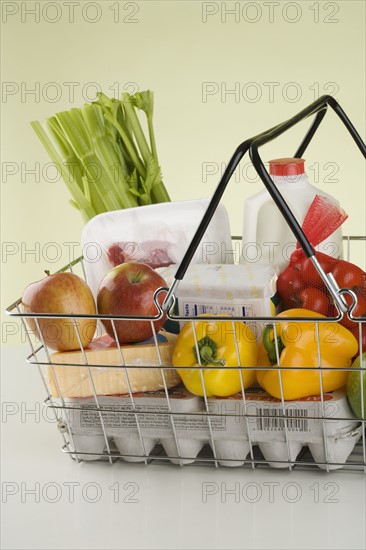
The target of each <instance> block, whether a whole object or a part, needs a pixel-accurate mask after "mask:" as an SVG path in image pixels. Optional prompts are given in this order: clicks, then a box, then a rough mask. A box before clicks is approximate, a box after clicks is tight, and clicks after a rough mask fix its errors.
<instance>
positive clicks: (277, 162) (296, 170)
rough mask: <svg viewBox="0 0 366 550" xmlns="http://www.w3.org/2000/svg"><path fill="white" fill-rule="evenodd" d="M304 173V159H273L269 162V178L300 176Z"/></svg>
mask: <svg viewBox="0 0 366 550" xmlns="http://www.w3.org/2000/svg"><path fill="white" fill-rule="evenodd" d="M304 172H305V159H295V158H287V159H274V160H270V161H269V173H270V174H271V176H283V177H286V176H300V175H301V174H304Z"/></svg>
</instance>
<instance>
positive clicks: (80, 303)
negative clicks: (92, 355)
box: [22, 273, 97, 351]
mask: <svg viewBox="0 0 366 550" xmlns="http://www.w3.org/2000/svg"><path fill="white" fill-rule="evenodd" d="M22 306H23V311H24V313H52V314H54V313H56V314H57V313H62V314H68V315H72V314H74V313H76V314H85V315H95V314H96V307H95V301H94V298H93V294H92V292H91V290H90V288H89V287H88V285H87V284H86V283H85V281H83V279H81V278H80V277H78V276H77V275H75V274H74V273H55V274H54V275H48V276H47V277H45V278H44V279H41V280H40V281H37V282H36V283H32V284H30V285H28V286H27V287H26V289H25V290H24V292H23V296H22ZM75 321H76V326H77V329H78V332H79V335H80V339H81V343H82V346H83V347H86V346H87V345H88V344H89V343H90V342H91V341H92V339H93V336H94V333H95V329H96V324H97V322H96V319H75ZM27 322H28V324H29V326H30V328H31V329H32V330H33V331H34V332H35V333H36V334H38V336H39V331H38V329H37V325H36V323H35V320H34V319H33V318H31V317H29V318H27ZM38 323H39V328H40V331H41V333H42V336H43V339H44V341H45V344H46V345H47V346H48V347H50V348H51V349H55V350H57V351H69V350H76V349H80V344H79V339H78V336H77V333H76V330H75V327H74V324H73V319H72V318H57V317H56V318H46V317H44V318H41V317H39V318H38Z"/></svg>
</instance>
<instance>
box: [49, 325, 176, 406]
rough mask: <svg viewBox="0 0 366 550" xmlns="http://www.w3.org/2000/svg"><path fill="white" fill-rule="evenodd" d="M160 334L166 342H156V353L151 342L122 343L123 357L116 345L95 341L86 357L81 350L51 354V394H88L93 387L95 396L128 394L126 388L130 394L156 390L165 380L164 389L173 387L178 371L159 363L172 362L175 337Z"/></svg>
mask: <svg viewBox="0 0 366 550" xmlns="http://www.w3.org/2000/svg"><path fill="white" fill-rule="evenodd" d="M161 336H162V337H164V338H163V339H165V340H166V341H163V342H159V352H158V350H157V346H156V345H155V344H154V343H147V344H133V345H128V346H122V347H121V351H122V355H123V360H122V358H121V353H120V351H119V349H118V348H117V347H105V346H104V347H103V346H101V345H98V343H97V344H96V345H95V346H94V349H86V350H85V352H84V353H85V356H84V354H83V352H82V351H67V352H56V353H53V354H52V355H51V363H52V366H49V367H48V380H49V388H50V392H51V395H52V396H53V397H60V396H62V397H90V396H93V395H94V390H95V393H96V394H97V395H118V394H127V393H129V387H130V389H131V391H132V392H133V393H135V392H145V391H156V390H161V389H164V379H165V383H166V386H167V388H171V387H173V386H176V385H177V384H179V383H180V382H181V379H180V376H179V375H178V373H177V372H176V371H175V370H174V369H171V368H170V369H162V368H161V365H163V366H171V365H172V364H173V363H172V355H173V349H174V345H175V341H176V338H177V336H176V335H174V334H170V333H168V332H163V333H161ZM100 340H102V339H100ZM85 358H86V361H87V365H86V364H85ZM123 364H125V365H126V367H123V366H122V365H123ZM78 365H80V366H78ZM147 367H150V368H147ZM128 382H129V384H128ZM93 385H94V388H93Z"/></svg>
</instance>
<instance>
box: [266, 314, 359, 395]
mask: <svg viewBox="0 0 366 550" xmlns="http://www.w3.org/2000/svg"><path fill="white" fill-rule="evenodd" d="M277 317H319V318H321V317H323V318H324V315H320V314H319V313H315V312H314V311H310V310H307V309H299V308H296V309H289V310H286V311H284V312H282V313H280V314H279V315H278V316H277ZM318 326H319V331H318V333H317V332H316V322H315V321H309V322H306V321H305V322H296V321H282V322H278V323H276V333H277V350H278V353H279V359H280V361H279V365H280V373H279V369H278V365H277V364H276V363H277V354H276V343H275V340H274V329H273V325H267V327H265V329H264V331H263V338H262V340H263V345H264V348H265V350H266V352H267V357H266V354H265V353H264V351H263V350H264V348H263V346H261V354H260V358H259V362H258V365H260V366H267V365H268V362H269V363H270V364H271V365H272V368H270V369H268V370H257V373H256V376H257V381H258V383H259V384H260V386H262V388H263V389H264V390H265V391H267V392H268V393H269V394H270V395H272V396H273V397H277V398H278V399H281V387H280V382H281V381H280V376H281V380H282V389H283V397H284V399H285V400H286V401H292V400H294V399H300V398H301V397H307V396H310V395H319V394H320V393H321V379H322V387H323V392H324V393H325V392H329V391H334V390H337V389H339V388H341V387H342V386H344V385H345V384H346V383H347V376H348V372H347V370H346V369H347V368H348V367H350V366H351V363H352V357H353V356H354V355H355V354H356V353H357V350H358V343H357V340H356V338H355V337H354V336H353V334H352V333H351V332H350V331H349V330H347V329H346V328H345V327H343V326H342V325H340V324H338V323H331V322H329V323H325V322H323V323H318ZM317 339H319V344H320V363H321V365H319V355H318V344H317ZM261 361H262V362H261ZM319 366H321V368H322V369H330V370H321V369H320V368H319ZM282 367H297V370H291V369H288V370H287V369H282ZM309 367H310V369H309V370H302V369H306V368H309Z"/></svg>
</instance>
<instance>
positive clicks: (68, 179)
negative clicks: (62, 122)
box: [31, 121, 96, 221]
mask: <svg viewBox="0 0 366 550" xmlns="http://www.w3.org/2000/svg"><path fill="white" fill-rule="evenodd" d="M31 126H32V128H33V129H34V131H35V132H36V134H37V136H38V138H39V140H40V141H41V143H42V144H43V146H44V148H45V149H46V151H47V153H48V155H49V156H50V158H51V160H52V162H54V163H55V164H56V166H58V167H59V169H60V171H61V175H62V178H63V180H64V182H65V183H66V186H67V188H68V190H69V193H70V194H71V196H72V200H73V202H74V203H76V204H77V205H78V208H79V210H80V211H81V213H82V216H83V218H84V220H85V221H88V220H90V219H91V218H93V217H94V216H95V215H96V212H95V210H94V208H93V206H92V205H91V204H90V202H89V201H88V200H87V199H86V197H85V196H84V194H83V193H82V191H81V189H80V186H79V183H77V182H75V181H74V180H75V176H74V174H72V173H71V171H70V167H69V166H68V165H67V164H65V163H64V161H63V158H62V157H61V155H60V153H59V152H58V151H57V149H56V148H55V147H54V145H53V144H52V142H51V140H50V139H49V137H48V135H47V134H46V132H45V130H44V129H43V127H42V125H41V124H40V123H39V122H37V121H32V122H31Z"/></svg>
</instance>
